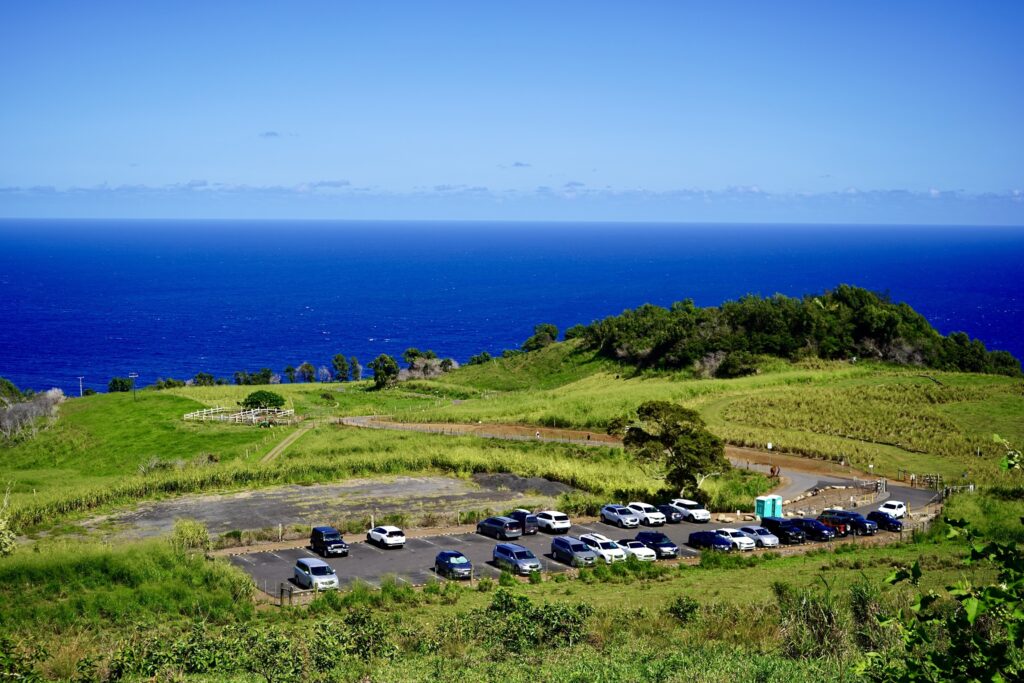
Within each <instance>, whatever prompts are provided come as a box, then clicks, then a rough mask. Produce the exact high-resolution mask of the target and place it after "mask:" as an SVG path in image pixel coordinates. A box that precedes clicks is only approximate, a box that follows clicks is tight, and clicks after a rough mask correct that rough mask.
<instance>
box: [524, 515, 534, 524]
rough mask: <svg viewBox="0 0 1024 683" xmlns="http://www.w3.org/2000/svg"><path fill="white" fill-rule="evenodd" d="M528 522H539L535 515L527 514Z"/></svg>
mask: <svg viewBox="0 0 1024 683" xmlns="http://www.w3.org/2000/svg"><path fill="white" fill-rule="evenodd" d="M526 523H527V524H536V523H537V518H536V517H534V516H533V515H527V516H526Z"/></svg>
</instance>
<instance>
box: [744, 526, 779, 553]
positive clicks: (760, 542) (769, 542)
mask: <svg viewBox="0 0 1024 683" xmlns="http://www.w3.org/2000/svg"><path fill="white" fill-rule="evenodd" d="M740 531H742V532H743V535H744V536H746V537H747V538H749V539H750V540H751V541H753V542H754V545H756V546H757V547H758V548H777V547H778V546H779V537H778V536H776V535H775V534H773V533H772V532H770V531H768V530H767V529H765V528H764V527H763V526H741V527H740Z"/></svg>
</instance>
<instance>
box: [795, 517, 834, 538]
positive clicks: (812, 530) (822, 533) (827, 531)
mask: <svg viewBox="0 0 1024 683" xmlns="http://www.w3.org/2000/svg"><path fill="white" fill-rule="evenodd" d="M790 521H791V522H792V523H793V524H794V525H795V526H796V527H797V528H799V529H800V530H801V531H803V532H804V534H805V535H806V536H807V538H809V539H810V540H812V541H831V540H832V539H834V538H835V537H836V532H835V529H831V528H829V527H827V526H825V525H824V524H822V523H821V522H819V521H818V520H816V519H810V518H807V517H800V518H798V519H792V520H790Z"/></svg>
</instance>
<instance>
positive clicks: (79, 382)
mask: <svg viewBox="0 0 1024 683" xmlns="http://www.w3.org/2000/svg"><path fill="white" fill-rule="evenodd" d="M83 379H85V376H84V375H83V376H81V377H79V378H78V398H82V380H83Z"/></svg>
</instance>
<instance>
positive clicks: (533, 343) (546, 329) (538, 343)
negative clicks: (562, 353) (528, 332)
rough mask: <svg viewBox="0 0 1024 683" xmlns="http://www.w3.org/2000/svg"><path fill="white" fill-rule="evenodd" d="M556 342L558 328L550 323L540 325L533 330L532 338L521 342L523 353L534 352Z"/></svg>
mask: <svg viewBox="0 0 1024 683" xmlns="http://www.w3.org/2000/svg"><path fill="white" fill-rule="evenodd" d="M556 341H558V328H557V327H555V326H554V325H552V324H551V323H540V324H539V325H535V326H534V328H533V336H532V337H530V338H529V339H527V340H526V341H525V342H523V351H536V350H537V349H543V348H544V347H545V346H550V345H551V344H554V343H555V342H556Z"/></svg>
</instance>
